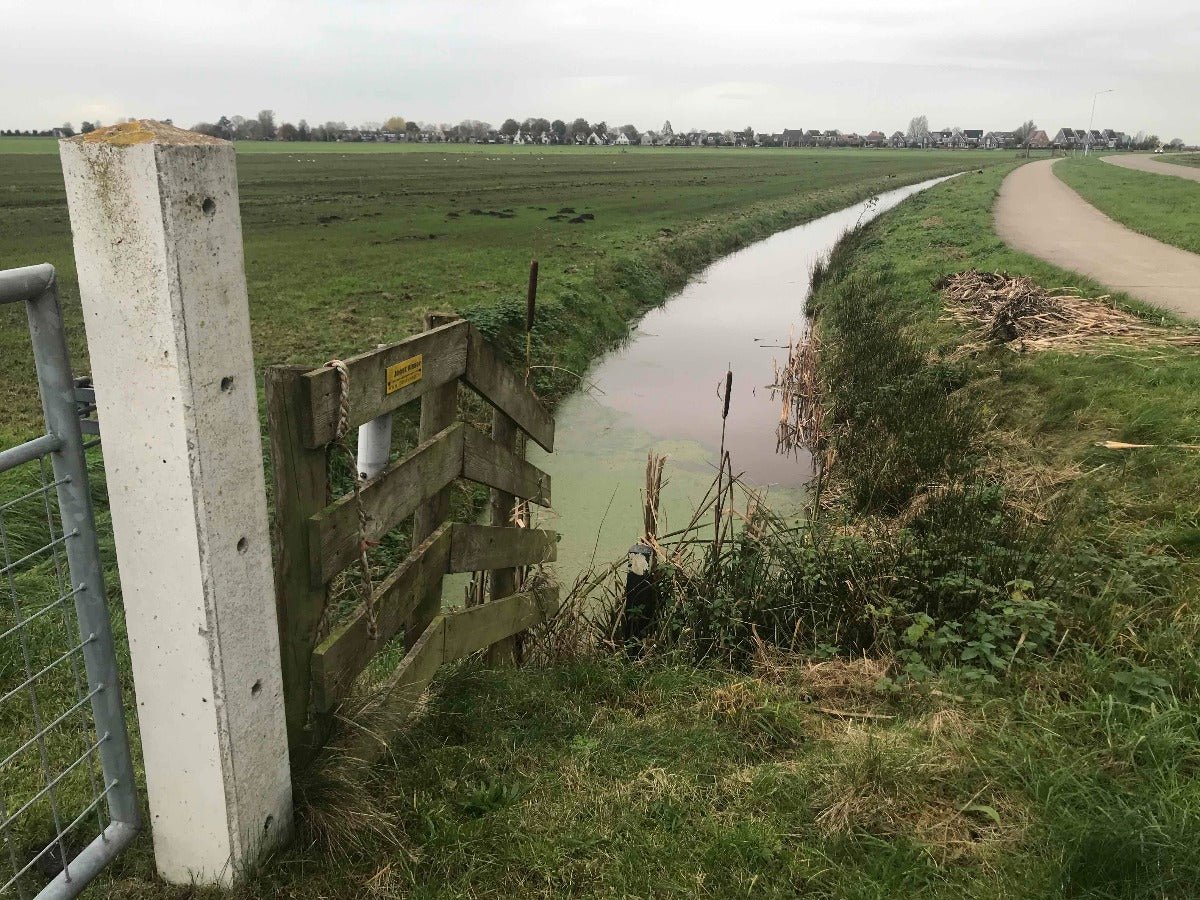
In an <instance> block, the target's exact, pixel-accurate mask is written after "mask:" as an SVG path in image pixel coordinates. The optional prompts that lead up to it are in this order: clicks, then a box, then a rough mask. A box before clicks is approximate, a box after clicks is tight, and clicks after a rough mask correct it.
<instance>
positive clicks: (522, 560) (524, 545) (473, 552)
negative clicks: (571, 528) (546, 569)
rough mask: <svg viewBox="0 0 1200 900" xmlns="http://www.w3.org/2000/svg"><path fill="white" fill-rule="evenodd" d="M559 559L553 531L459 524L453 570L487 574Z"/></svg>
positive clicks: (455, 535)
mask: <svg viewBox="0 0 1200 900" xmlns="http://www.w3.org/2000/svg"><path fill="white" fill-rule="evenodd" d="M557 558H558V535H557V534H555V533H554V532H553V531H543V530H541V529H537V528H499V527H493V526H489V525H463V524H461V523H455V525H454V539H453V541H452V542H451V549H450V568H449V571H450V572H451V573H454V572H484V571H487V570H489V569H511V568H512V567H514V566H536V565H539V564H540V563H548V562H554V561H555V560H556V559H557ZM508 593H510V594H511V593H512V589H510V590H509V591H508Z"/></svg>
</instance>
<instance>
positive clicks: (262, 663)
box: [61, 121, 292, 883]
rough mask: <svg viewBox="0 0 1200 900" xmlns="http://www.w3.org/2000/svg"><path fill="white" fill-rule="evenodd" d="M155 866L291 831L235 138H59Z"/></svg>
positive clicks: (219, 857)
mask: <svg viewBox="0 0 1200 900" xmlns="http://www.w3.org/2000/svg"><path fill="white" fill-rule="evenodd" d="M61 155H62V164H63V176H64V180H65V182H66V191H67V205H68V208H69V210H70V215H71V230H72V233H73V236H74V244H75V260H76V263H77V268H78V272H79V293H80V299H81V301H82V307H83V318H84V325H85V327H86V329H87V339H88V347H89V349H90V351H91V362H92V376H93V378H94V379H95V385H96V400H97V405H98V408H99V413H100V421H101V423H102V428H103V432H104V434H103V437H104V468H105V472H106V473H107V476H108V496H109V502H110V506H111V509H112V521H113V532H114V536H115V539H116V549H117V562H118V564H119V566H120V577H121V588H122V595H123V602H124V607H125V613H126V616H125V620H126V623H127V625H128V630H129V649H130V655H131V657H132V661H133V678H134V684H135V686H136V690H137V712H138V721H139V723H140V726H141V745H142V756H143V759H144V762H145V768H146V787H147V794H148V795H149V800H150V824H151V827H152V829H153V836H154V856H155V861H156V863H157V865H158V871H159V872H160V873H161V874H162V876H163V877H164V878H166V879H167V880H169V881H174V882H181V883H192V882H201V883H212V882H221V883H226V882H230V881H232V880H234V879H235V878H237V877H238V876H240V875H241V874H242V873H243V872H244V871H245V870H246V869H247V868H248V867H250V866H253V865H254V864H255V863H256V862H257V860H259V859H260V858H261V856H262V855H263V853H264V852H266V851H268V850H270V849H271V848H272V847H274V846H276V845H277V844H279V843H280V842H281V841H283V840H285V839H286V838H287V837H288V836H289V834H290V833H291V830H292V790H291V773H290V770H289V767H288V748H287V733H286V727H285V722H284V710H283V690H282V680H281V675H280V664H279V632H278V628H277V624H276V617H275V605H274V603H272V597H273V596H274V593H275V590H274V584H273V581H272V575H271V544H270V536H269V532H268V526H267V501H266V489H265V483H264V478H263V458H262V442H261V437H260V425H259V417H258V396H257V391H256V390H255V377H254V363H253V357H252V353H251V348H250V313H249V304H248V303H247V298H246V278H245V273H244V271H243V257H242V227H241V218H240V215H239V212H238V184H237V168H236V163H235V158H234V151H233V145H232V144H230V143H228V142H227V141H221V140H217V139H216V138H210V137H206V136H204V135H201V134H194V133H192V132H188V131H183V130H181V129H178V128H175V127H173V126H170V125H164V124H162V123H159V122H150V121H142V122H130V123H127V124H123V125H117V126H114V127H110V128H102V129H97V130H96V131H93V132H92V133H90V134H85V135H82V136H80V137H78V138H72V139H71V140H68V141H64V142H63V143H62V144H61Z"/></svg>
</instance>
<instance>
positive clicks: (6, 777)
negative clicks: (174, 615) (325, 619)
mask: <svg viewBox="0 0 1200 900" xmlns="http://www.w3.org/2000/svg"><path fill="white" fill-rule="evenodd" d="M9 303H24V304H25V307H26V311H27V313H28V318H29V330H30V335H31V337H32V340H33V356H34V362H35V365H36V368H37V378H38V387H39V389H40V391H41V399H42V408H43V410H44V412H45V421H46V432H47V433H46V434H44V435H42V436H41V437H38V438H34V439H33V440H30V441H26V442H25V443H23V444H19V445H17V446H15V447H11V448H9V449H5V450H3V451H0V601H2V603H0V854H2V856H3V859H0V897H10V896H11V897H20V898H27V897H31V896H34V895H35V894H36V896H38V897H39V898H42V897H74V896H76V895H77V894H79V893H80V892H81V891H82V890H83V889H84V888H85V887H86V886H87V884H88V882H89V881H91V880H92V879H93V878H94V877H95V876H96V874H97V873H98V872H99V871H100V870H101V869H102V868H104V866H105V865H107V864H108V863H109V862H110V861H111V860H112V859H113V858H114V857H116V855H117V854H118V853H120V852H121V850H122V849H124V848H125V847H126V846H127V845H128V844H129V842H130V841H131V840H132V839H133V837H134V836H135V835H136V834H137V832H138V829H139V827H140V821H139V812H138V799H137V791H136V785H135V781H134V772H133V763H132V762H131V759H130V755H129V741H128V737H127V734H126V729H125V717H124V712H123V710H122V706H121V690H120V685H119V683H118V679H117V660H116V655H115V651H114V645H113V639H112V631H111V628H110V625H109V618H108V609H107V605H106V603H105V597H104V578H103V572H102V569H101V564H100V553H99V546H98V543H97V539H96V530H95V524H94V521H93V516H92V504H91V491H90V486H89V483H88V473H87V460H86V456H85V453H86V450H85V446H84V443H83V434H82V429H81V424H80V419H79V406H78V400H80V399H82V400H83V401H84V402H86V401H87V400H88V399H90V398H89V397H87V395H86V393H84V395H83V396H82V398H80V397H77V390H78V389H77V387H76V384H75V383H74V381H73V380H72V377H71V363H70V358H69V357H68V353H67V343H66V338H65V334H64V331H63V322H62V316H61V313H60V310H59V305H58V289H57V285H56V283H55V274H54V267H53V266H49V265H41V266H29V267H27V268H23V269H10V270H7V271H0V305H2V304H9ZM10 364H11V363H10ZM87 425H88V426H94V423H87ZM85 427H86V426H85ZM88 430H89V431H93V430H94V427H88ZM52 495H53V496H52Z"/></svg>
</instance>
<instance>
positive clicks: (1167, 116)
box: [0, 0, 1200, 140]
mask: <svg viewBox="0 0 1200 900" xmlns="http://www.w3.org/2000/svg"><path fill="white" fill-rule="evenodd" d="M0 14H2V15H3V17H4V21H5V25H6V29H7V31H8V33H10V34H21V35H28V36H30V38H29V39H26V40H21V41H18V42H13V43H12V44H11V45H10V46H8V47H6V49H5V53H4V54H3V56H2V57H0V79H2V81H0V83H3V84H4V85H5V86H6V87H8V88H9V89H8V90H5V91H0V124H2V125H3V126H4V127H22V128H30V127H45V126H47V125H50V124H55V123H57V122H60V121H62V120H64V119H72V120H80V119H83V118H88V117H96V116H99V117H101V118H103V119H110V118H115V117H116V116H122V115H156V116H173V117H174V118H175V119H176V120H177V121H180V122H183V123H185V124H190V123H191V122H194V121H197V120H200V119H215V118H217V117H218V116H220V115H222V114H227V115H231V114H233V113H241V114H243V115H250V114H253V113H254V112H255V111H257V110H258V109H260V108H263V107H270V108H274V109H275V110H276V111H277V112H278V113H279V114H280V116H281V117H284V118H288V119H297V118H300V117H302V116H303V117H307V118H308V119H309V120H310V121H318V120H325V119H343V120H346V121H349V122H359V121H364V120H379V119H381V118H384V117H386V116H387V115H390V114H392V113H399V114H401V115H405V116H407V117H409V118H416V119H423V120H433V121H457V120H459V119H462V118H467V117H473V118H482V119H487V120H490V121H500V120H502V119H503V118H505V117H507V116H510V115H511V116H515V117H518V118H521V117H523V116H526V115H545V116H548V117H551V118H553V117H563V118H569V117H574V116H577V115H583V116H585V117H588V118H590V119H607V120H608V121H610V122H613V121H621V122H625V121H633V122H634V123H636V124H639V125H640V126H642V127H657V126H658V124H659V123H660V122H661V121H662V120H663V119H664V118H672V119H673V120H679V121H693V122H694V124H697V125H703V126H704V127H710V128H711V127H716V126H717V125H722V126H725V127H731V128H740V127H744V126H745V125H746V124H748V123H749V124H753V125H754V126H755V127H757V128H759V129H761V130H767V129H770V130H778V129H780V128H783V127H785V126H786V127H796V126H798V125H801V124H803V125H804V127H810V126H811V127H821V128H826V127H829V128H833V127H839V128H846V129H857V130H862V129H870V128H883V129H886V130H894V129H895V128H898V127H902V126H903V124H904V123H905V122H907V120H908V118H909V117H910V116H911V115H913V114H915V113H919V112H924V113H926V114H928V115H929V117H930V120H931V121H934V122H942V121H946V122H949V121H955V122H960V123H961V124H963V125H967V124H968V123H969V124H971V125H973V126H974V127H982V128H998V127H1011V126H1012V125H1013V124H1015V123H1016V122H1018V121H1021V120H1022V119H1024V118H1027V117H1028V116H1030V115H1033V116H1035V118H1038V120H1039V122H1041V123H1042V124H1045V125H1047V127H1055V128H1057V127H1058V126H1057V125H1053V126H1052V123H1053V122H1061V123H1065V122H1066V121H1068V120H1073V121H1074V123H1075V124H1076V125H1079V124H1081V123H1080V121H1079V120H1080V116H1081V115H1083V114H1085V113H1086V112H1087V111H1089V110H1090V103H1091V97H1092V95H1093V94H1094V93H1095V91H1097V90H1100V89H1103V88H1110V87H1111V88H1115V89H1116V92H1115V93H1114V94H1112V95H1106V97H1105V99H1104V101H1103V106H1102V107H1101V109H1102V110H1103V111H1104V114H1105V116H1106V118H1105V119H1104V121H1105V122H1106V123H1111V124H1112V126H1113V127H1117V128H1124V129H1133V130H1136V129H1138V128H1145V129H1147V130H1152V131H1158V132H1160V133H1162V134H1171V135H1175V134H1179V135H1180V136H1182V137H1185V138H1187V139H1190V140H1200V133H1197V132H1198V131H1200V122H1198V121H1197V120H1196V116H1195V113H1194V108H1195V102H1194V96H1193V94H1194V85H1195V84H1196V81H1197V75H1200V71H1198V69H1200V63H1198V61H1197V59H1198V54H1197V52H1196V48H1197V47H1200V7H1197V6H1196V4H1195V3H1181V2H1177V0H1140V2H1139V3H1137V4H1130V3H1128V2H1127V0H1092V2H1091V3H1089V4H1088V6H1087V7H1086V10H1084V9H1081V8H1080V7H1079V6H1078V4H1077V3H1074V2H1070V3H1068V2H1066V0H1007V2H1005V3H1003V4H1000V3H970V2H962V0H954V2H950V0H890V2H882V0H801V2H796V0H741V2H739V3H736V4H730V3H729V2H728V0H722V2H709V0H691V2H685V0H657V2H645V0H638V2H631V0H556V2H549V0H486V2H483V0H439V2H435V3H430V2H427V0H341V2H317V0H292V2H283V0H237V2H232V0H205V2H200V0H190V2H186V3H181V2H177V0H162V2H158V3H148V2H131V0H118V2H109V3H95V2H94V0H88V2H83V0H44V2H41V3H36V4H35V3H27V2H23V0H0ZM18 85H19V89H15V86H18ZM1098 117H1099V113H1098ZM1082 124H1086V123H1085V122H1084V123H1082Z"/></svg>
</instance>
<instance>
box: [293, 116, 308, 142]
mask: <svg viewBox="0 0 1200 900" xmlns="http://www.w3.org/2000/svg"><path fill="white" fill-rule="evenodd" d="M296 140H298V141H311V140H312V130H311V129H310V128H309V127H308V122H306V121H305V120H304V119H301V120H300V121H299V122H297V123H296Z"/></svg>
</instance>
